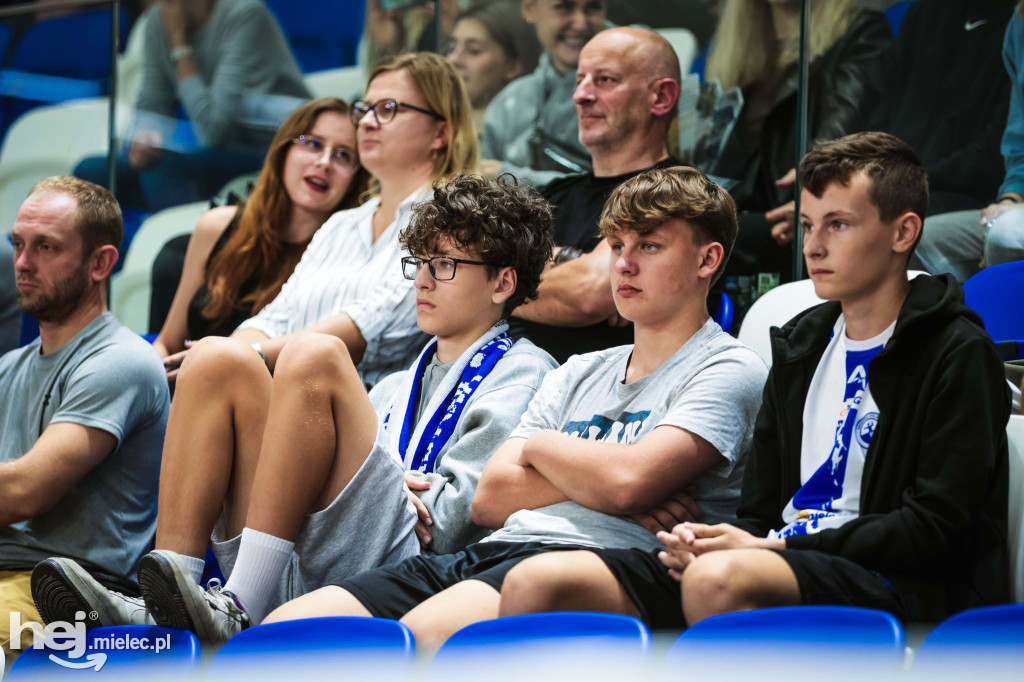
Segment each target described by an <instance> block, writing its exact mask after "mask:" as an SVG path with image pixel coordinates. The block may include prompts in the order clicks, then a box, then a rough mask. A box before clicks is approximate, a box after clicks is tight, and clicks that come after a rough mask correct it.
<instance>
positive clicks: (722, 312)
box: [712, 291, 733, 334]
mask: <svg viewBox="0 0 1024 682" xmlns="http://www.w3.org/2000/svg"><path fill="white" fill-rule="evenodd" d="M712 317H714V318H715V322H717V323H718V326H719V327H721V328H722V331H724V332H725V333H726V334H731V333H732V318H733V305H732V299H731V298H729V294H727V293H725V292H724V291H723V292H722V297H721V298H719V299H718V307H717V308H715V314H714V315H712Z"/></svg>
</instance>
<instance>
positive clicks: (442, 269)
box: [402, 256, 490, 282]
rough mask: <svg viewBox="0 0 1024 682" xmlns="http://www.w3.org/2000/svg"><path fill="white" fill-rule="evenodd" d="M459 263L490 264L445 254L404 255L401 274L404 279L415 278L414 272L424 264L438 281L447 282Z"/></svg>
mask: <svg viewBox="0 0 1024 682" xmlns="http://www.w3.org/2000/svg"><path fill="white" fill-rule="evenodd" d="M459 263H465V264H466V265H490V263H485V262H484V261H482V260H466V259H464V258H448V257H447V256H435V257H434V258H417V257H416V256H406V257H405V258H403V259H402V275H403V276H404V277H405V278H406V279H416V273H418V272H419V271H420V268H422V267H423V266H424V265H426V266H427V267H428V268H430V274H431V275H432V276H433V277H434V279H436V280H438V281H439V282H447V281H449V280H451V279H452V278H454V277H455V266H456V265H458V264H459Z"/></svg>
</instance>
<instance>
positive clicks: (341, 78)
mask: <svg viewBox="0 0 1024 682" xmlns="http://www.w3.org/2000/svg"><path fill="white" fill-rule="evenodd" d="M305 81H306V87H307V88H309V91H310V92H311V93H313V97H341V98H342V99H344V100H345V101H346V102H348V103H349V104H352V102H354V101H355V100H357V99H360V98H361V97H362V96H363V91H364V90H365V89H366V71H365V70H364V69H363V67H361V66H346V67H343V68H340V69H327V70H326V71H317V72H315V73H309V74H306V77H305Z"/></svg>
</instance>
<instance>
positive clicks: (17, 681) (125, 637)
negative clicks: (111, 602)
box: [4, 623, 201, 682]
mask: <svg viewBox="0 0 1024 682" xmlns="http://www.w3.org/2000/svg"><path fill="white" fill-rule="evenodd" d="M71 625H74V624H73V623H72V624H71ZM79 636H80V637H82V641H81V642H79V641H77V639H75V638H76V637H79ZM200 658H201V657H200V648H199V640H198V639H196V636H195V635H194V634H192V633H191V632H188V631H186V630H177V629H174V628H161V627H158V626H156V625H114V626H110V627H102V628H94V629H92V630H85V629H81V630H76V634H75V635H74V636H73V637H68V636H64V635H55V636H53V637H52V638H47V639H45V640H44V641H43V642H42V645H41V648H38V649H37V648H35V647H33V648H30V649H27V650H26V651H25V652H23V653H22V654H21V656H19V657H18V658H17V659H16V660H15V661H14V664H13V665H12V666H11V670H10V672H9V673H8V674H7V677H6V678H4V679H5V681H6V682H38V681H39V680H49V679H55V680H75V679H78V680H81V679H82V678H83V676H85V677H88V678H89V679H96V680H115V679H116V680H139V679H145V680H147V681H149V680H165V679H166V680H182V679H189V678H190V677H191V676H194V675H196V674H197V673H198V672H199V663H200ZM90 668H91V670H89V672H86V669H90Z"/></svg>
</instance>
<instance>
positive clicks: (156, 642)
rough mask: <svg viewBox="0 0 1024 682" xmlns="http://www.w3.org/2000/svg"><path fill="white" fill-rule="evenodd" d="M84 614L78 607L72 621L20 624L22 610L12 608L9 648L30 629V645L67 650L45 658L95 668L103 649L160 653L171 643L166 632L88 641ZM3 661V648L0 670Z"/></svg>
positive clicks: (100, 662)
mask: <svg viewBox="0 0 1024 682" xmlns="http://www.w3.org/2000/svg"><path fill="white" fill-rule="evenodd" d="M85 615H86V614H85V612H84V611H78V612H76V613H75V622H74V623H68V622H66V621H54V622H52V623H50V624H49V625H47V626H46V627H43V626H42V625H40V624H39V623H36V622H32V621H29V622H27V623H24V624H22V622H21V613H19V612H17V611H13V612H11V622H10V625H11V629H10V633H11V644H10V646H11V648H12V649H18V648H20V647H21V636H22V634H23V633H26V631H31V632H32V636H33V638H34V642H33V644H32V648H34V649H42V648H43V647H44V645H45V647H46V650H47V651H66V652H67V660H65V659H63V658H61V657H59V656H57V655H55V654H52V653H51V654H50V655H49V657H48V658H49V659H50V660H51V661H53V662H54V663H56V664H57V665H61V666H64V667H65V668H78V669H85V668H93V669H95V670H97V671H98V670H100V668H102V667H103V665H104V664H105V663H106V662H107V654H105V653H103V651H104V650H108V651H109V650H116V651H123V650H137V649H146V650H148V649H152V650H153V651H154V652H155V653H158V654H159V653H160V652H162V651H164V650H166V649H169V648H170V646H171V636H170V635H169V634H168V635H163V636H156V637H152V638H150V637H133V636H131V635H126V634H119V635H110V636H107V637H103V636H99V637H94V638H93V639H92V642H91V644H90V643H88V642H87V638H86V628H85ZM26 634H27V633H26ZM87 650H91V651H90V653H89V654H88V655H86V656H85V660H78V659H80V658H82V656H83V654H85V653H86V651H87ZM3 663H4V659H3V649H0V670H3Z"/></svg>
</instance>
